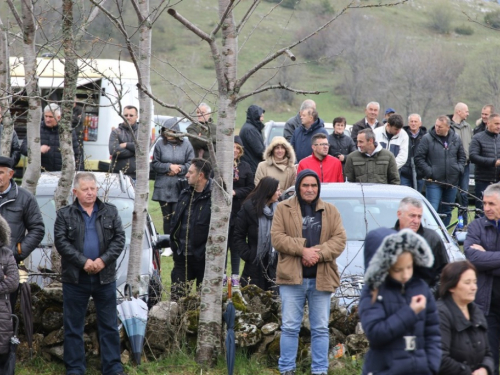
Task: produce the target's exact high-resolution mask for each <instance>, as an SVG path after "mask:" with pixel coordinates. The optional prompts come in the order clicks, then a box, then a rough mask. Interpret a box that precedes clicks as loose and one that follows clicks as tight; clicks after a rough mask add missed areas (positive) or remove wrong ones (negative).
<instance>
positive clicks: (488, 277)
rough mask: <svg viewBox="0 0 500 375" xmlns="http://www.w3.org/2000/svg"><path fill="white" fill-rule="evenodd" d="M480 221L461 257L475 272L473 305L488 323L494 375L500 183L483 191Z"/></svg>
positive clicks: (499, 344) (499, 321)
mask: <svg viewBox="0 0 500 375" xmlns="http://www.w3.org/2000/svg"><path fill="white" fill-rule="evenodd" d="M483 206H484V217H480V218H478V219H475V220H474V221H473V222H472V223H470V224H469V227H468V231H467V238H466V239H465V244H464V250H465V257H466V258H467V259H468V260H469V261H470V262H471V263H472V264H473V265H474V266H475V267H476V269H477V285H478V290H477V294H476V301H475V302H476V303H477V304H478V305H479V307H480V308H481V309H482V310H483V312H484V315H485V316H486V320H487V322H488V340H489V342H490V349H491V352H492V353H493V359H494V361H495V375H498V365H499V349H500V226H499V221H500V183H496V184H493V185H489V186H488V187H487V188H486V189H485V190H484V198H483Z"/></svg>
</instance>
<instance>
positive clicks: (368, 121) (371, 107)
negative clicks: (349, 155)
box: [351, 102, 384, 144]
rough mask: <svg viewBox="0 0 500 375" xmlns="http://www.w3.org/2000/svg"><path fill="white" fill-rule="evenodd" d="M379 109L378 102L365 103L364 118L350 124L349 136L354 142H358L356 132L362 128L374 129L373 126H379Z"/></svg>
mask: <svg viewBox="0 0 500 375" xmlns="http://www.w3.org/2000/svg"><path fill="white" fill-rule="evenodd" d="M379 111H380V104H379V103H377V102H370V103H368V104H367V105H366V109H365V118H364V119H362V120H359V121H358V122H357V123H355V124H354V125H353V126H352V133H351V137H352V139H353V141H354V143H356V144H357V143H358V133H359V132H360V131H361V130H363V129H371V130H375V128H379V127H381V126H382V125H384V124H383V123H381V122H379V121H378V119H377V118H378V113H379Z"/></svg>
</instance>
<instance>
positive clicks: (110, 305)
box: [54, 172, 125, 375]
mask: <svg viewBox="0 0 500 375" xmlns="http://www.w3.org/2000/svg"><path fill="white" fill-rule="evenodd" d="M73 195H74V196H75V201H74V202H73V204H70V205H68V206H66V207H63V208H61V209H60V210H59V211H58V212H57V218H56V221H55V224H54V237H55V241H54V242H55V247H56V249H57V252H58V253H59V254H61V265H62V283H63V311H64V312H63V320H64V364H65V366H66V373H67V374H85V367H86V365H85V348H84V342H83V329H84V325H85V313H86V311H87V306H88V303H89V299H90V297H92V298H93V300H94V304H95V308H96V311H97V328H98V329H99V346H100V349H101V369H102V373H103V374H116V375H124V372H123V366H122V364H121V359H120V336H119V333H118V327H117V324H116V322H117V313H116V260H117V259H118V257H119V256H120V254H121V252H122V251H123V247H124V246H125V231H124V230H123V227H122V222H121V219H120V216H119V215H118V210H117V209H116V207H115V206H113V205H112V204H109V203H104V202H102V201H101V200H100V199H98V198H97V181H96V179H95V176H94V175H93V174H92V173H88V172H81V173H78V174H77V175H76V176H75V180H74V183H73Z"/></svg>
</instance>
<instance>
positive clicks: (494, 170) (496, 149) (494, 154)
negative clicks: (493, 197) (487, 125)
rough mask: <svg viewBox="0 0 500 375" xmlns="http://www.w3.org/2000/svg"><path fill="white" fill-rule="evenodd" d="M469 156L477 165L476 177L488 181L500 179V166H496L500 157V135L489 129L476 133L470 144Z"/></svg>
mask: <svg viewBox="0 0 500 375" xmlns="http://www.w3.org/2000/svg"><path fill="white" fill-rule="evenodd" d="M469 158H470V161H471V162H472V163H474V164H475V165H476V170H475V173H474V179H476V180H478V181H488V182H498V181H499V180H500V168H499V167H495V163H496V161H497V160H498V159H500V136H498V135H497V134H494V133H491V132H490V131H488V130H485V131H482V132H479V133H477V134H476V135H474V136H473V137H472V141H471V142H470V146H469Z"/></svg>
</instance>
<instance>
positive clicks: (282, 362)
mask: <svg viewBox="0 0 500 375" xmlns="http://www.w3.org/2000/svg"><path fill="white" fill-rule="evenodd" d="M320 189H321V183H320V181H319V178H318V175H317V174H316V173H315V172H314V171H312V170H310V169H305V170H303V171H301V172H300V173H299V174H298V176H297V181H296V183H295V196H293V197H292V198H290V199H287V200H285V201H283V202H281V203H279V204H278V206H277V208H276V211H275V213H274V218H273V223H272V227H271V241H272V245H273V247H274V248H275V249H276V251H277V252H278V254H279V255H278V257H279V258H278V268H277V271H276V283H277V284H278V285H279V293H280V297H281V314H282V319H281V321H282V323H281V339H280V358H279V362H278V366H279V371H280V373H281V375H294V374H295V368H296V364H295V360H296V358H297V349H298V344H299V331H300V326H301V323H302V318H303V315H304V305H305V302H306V300H307V303H308V306H309V321H310V323H311V355H312V364H311V374H320V375H326V374H327V373H328V345H329V335H328V319H329V316H330V304H331V295H332V293H333V292H335V289H336V288H337V287H338V286H339V284H340V276H339V273H338V269H337V264H336V261H335V260H336V259H337V257H338V256H339V255H340V254H341V253H342V251H344V248H345V244H346V233H345V230H344V226H343V225H342V219H341V217H340V214H339V211H338V210H337V209H336V208H335V207H334V206H333V205H332V204H330V203H327V202H324V201H323V200H322V199H321V198H320Z"/></svg>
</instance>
